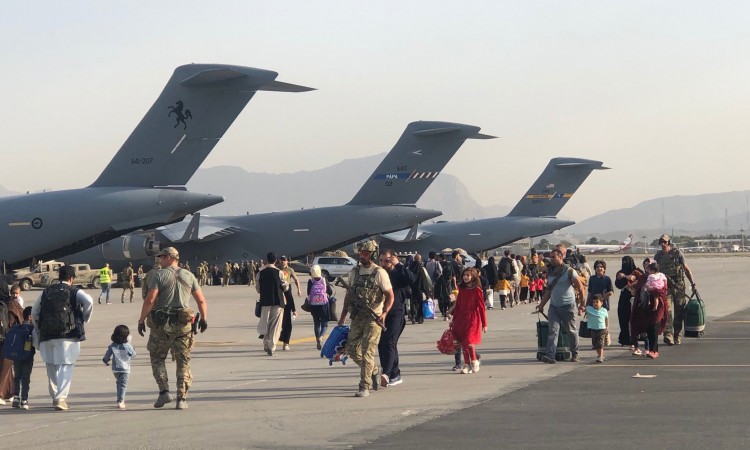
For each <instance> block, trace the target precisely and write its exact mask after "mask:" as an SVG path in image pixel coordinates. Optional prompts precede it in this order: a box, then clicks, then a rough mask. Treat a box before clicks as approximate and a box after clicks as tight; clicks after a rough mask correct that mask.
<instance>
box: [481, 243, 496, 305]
mask: <svg viewBox="0 0 750 450" xmlns="http://www.w3.org/2000/svg"><path fill="white" fill-rule="evenodd" d="M484 273H485V276H486V277H487V284H488V285H489V287H488V288H487V294H486V296H487V298H486V304H487V309H494V308H495V301H494V300H495V299H494V295H495V291H494V290H493V288H494V287H495V285H496V284H497V265H496V264H495V257H494V256H490V258H489V259H488V260H487V265H486V266H484Z"/></svg>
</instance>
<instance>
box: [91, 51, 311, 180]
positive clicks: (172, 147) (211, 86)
mask: <svg viewBox="0 0 750 450" xmlns="http://www.w3.org/2000/svg"><path fill="white" fill-rule="evenodd" d="M277 76H278V73H276V72H272V71H270V70H263V69H254V68H252V67H242V66H229V65H223V64H188V65H184V66H180V67H178V68H176V69H175V71H174V73H173V74H172V77H171V78H170V79H169V81H168V82H167V85H166V86H165V87H164V90H163V91H162V92H161V95H159V97H158V98H157V99H156V102H155V103H154V104H153V106H151V109H149V110H148V112H147V113H146V115H145V116H144V117H143V119H141V122H140V123H139V124H138V126H137V127H136V128H135V130H133V132H132V133H131V134H130V136H129V137H128V139H127V140H126V141H125V143H124V144H123V145H122V147H120V150H119V151H118V152H117V154H116V155H115V157H114V158H113V159H112V161H111V162H110V163H109V165H107V167H106V168H105V169H104V171H103V172H102V173H101V175H99V178H98V179H97V180H96V181H95V182H94V183H93V184H92V185H91V187H107V186H139V187H154V186H184V185H185V184H186V183H187V182H188V180H189V179H190V177H191V176H193V174H194V173H195V171H196V170H197V169H198V166H200V164H201V163H202V162H203V161H204V160H205V159H206V157H207V156H208V154H209V153H210V152H211V150H213V148H214V146H215V145H216V144H217V143H218V142H219V140H220V139H221V138H222V136H224V133H225V132H226V131H227V129H228V128H229V126H230V125H232V122H234V120H235V119H236V118H237V116H238V115H239V114H240V112H241V111H242V109H243V108H244V107H245V105H246V104H247V103H248V102H249V101H250V99H251V98H252V97H253V95H255V93H256V92H257V91H277V92H305V91H309V90H312V89H311V88H307V87H304V86H297V85H293V84H288V83H283V82H280V81H275V79H276V77H277Z"/></svg>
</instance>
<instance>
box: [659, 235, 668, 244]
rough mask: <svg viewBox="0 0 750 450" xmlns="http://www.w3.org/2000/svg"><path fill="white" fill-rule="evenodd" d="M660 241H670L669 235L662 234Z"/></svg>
mask: <svg viewBox="0 0 750 450" xmlns="http://www.w3.org/2000/svg"><path fill="white" fill-rule="evenodd" d="M659 241H660V242H661V241H663V242H669V235H668V234H662V235H661V237H660V238H659Z"/></svg>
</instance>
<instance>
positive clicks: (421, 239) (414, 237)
mask: <svg viewBox="0 0 750 450" xmlns="http://www.w3.org/2000/svg"><path fill="white" fill-rule="evenodd" d="M600 169H607V167H603V166H602V163H601V162H600V161H593V160H589V159H579V158H553V159H552V160H550V162H549V163H548V164H547V167H546V168H545V169H544V172H542V174H541V175H540V176H539V178H538V179H537V180H536V182H534V184H533V185H532V186H531V188H530V189H529V191H528V192H527V193H526V195H524V196H523V198H521V200H520V201H519V202H518V204H517V205H516V206H515V207H514V208H513V210H512V211H511V212H510V213H509V214H508V215H507V216H505V217H495V218H491V219H481V220H469V221H465V222H458V221H452V222H438V223H433V224H424V225H414V226H413V227H412V228H411V229H409V230H402V231H401V232H398V233H391V234H386V235H382V236H380V238H379V240H380V248H383V249H386V248H387V249H392V250H395V251H396V252H399V253H419V254H422V255H423V256H426V255H427V254H428V253H429V252H430V251H436V252H438V251H440V250H441V249H443V248H456V247H460V248H462V249H464V250H466V251H467V252H468V253H479V252H482V251H485V250H489V249H492V248H497V247H500V246H503V245H506V244H509V243H511V242H515V241H517V240H519V239H523V238H527V237H534V236H542V235H545V234H549V233H552V232H553V231H555V230H559V229H561V228H564V227H567V226H570V225H573V224H574V223H575V222H573V221H570V220H563V219H558V218H557V217H556V216H557V213H559V212H560V210H561V209H562V207H563V206H564V205H565V204H566V203H567V202H568V200H570V198H571V197H572V196H573V194H574V193H575V192H576V190H577V189H578V187H579V186H580V185H581V184H582V183H583V182H584V180H586V178H587V177H588V176H589V174H590V173H591V171H592V170H600Z"/></svg>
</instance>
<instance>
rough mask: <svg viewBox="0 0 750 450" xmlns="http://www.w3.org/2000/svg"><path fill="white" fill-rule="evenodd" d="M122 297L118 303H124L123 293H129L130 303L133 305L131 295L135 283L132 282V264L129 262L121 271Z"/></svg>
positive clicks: (133, 291)
mask: <svg viewBox="0 0 750 450" xmlns="http://www.w3.org/2000/svg"><path fill="white" fill-rule="evenodd" d="M121 286H122V296H121V297H120V303H125V292H127V291H128V290H129V291H130V303H133V294H134V293H135V283H134V282H133V263H132V262H129V263H128V266H127V267H125V268H124V269H123V270H122V281H121Z"/></svg>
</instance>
